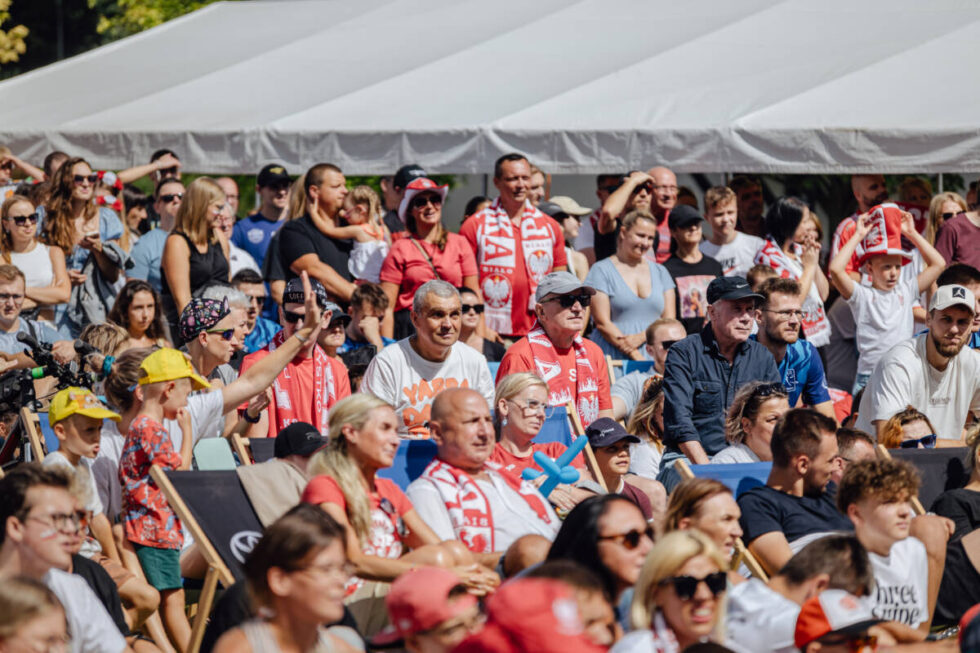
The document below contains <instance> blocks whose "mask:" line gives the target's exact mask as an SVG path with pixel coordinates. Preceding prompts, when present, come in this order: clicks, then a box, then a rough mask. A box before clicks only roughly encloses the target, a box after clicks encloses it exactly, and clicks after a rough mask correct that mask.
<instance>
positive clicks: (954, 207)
mask: <svg viewBox="0 0 980 653" xmlns="http://www.w3.org/2000/svg"><path fill="white" fill-rule="evenodd" d="M967 208H968V207H967V205H966V200H965V199H963V197H962V196H960V195H959V194H957V193H939V194H938V195H936V196H935V197H933V198H932V201H931V202H929V222H928V224H926V231H925V233H924V234H922V235H923V236H925V239H926V240H928V241H929V244H930V245H935V244H936V236H937V235H938V234H939V230H940V229H942V226H943V225H944V224H945V223H946V221H948V220H952V219H953V218H955V217H956V216H957V215H959V214H960V213H966V211H967Z"/></svg>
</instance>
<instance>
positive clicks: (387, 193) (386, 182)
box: [381, 163, 429, 233]
mask: <svg viewBox="0 0 980 653" xmlns="http://www.w3.org/2000/svg"><path fill="white" fill-rule="evenodd" d="M428 176H429V175H427V174H426V172H425V170H423V169H422V166H420V165H419V164H417V163H409V164H408V165H405V166H402V167H401V168H399V169H398V172H396V173H395V176H394V177H382V178H381V192H382V194H383V195H384V203H385V209H387V211H386V212H385V214H384V217H383V218H382V220H384V223H385V226H386V227H388V231H390V232H391V233H397V232H399V231H405V223H404V222H402V219H401V218H399V217H398V206H399V205H400V204H401V203H402V198H403V197H405V189H406V188H407V187H408V184H409V183H410V182H411V181H413V180H415V179H421V178H423V177H428Z"/></svg>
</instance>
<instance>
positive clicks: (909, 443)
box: [898, 433, 936, 449]
mask: <svg viewBox="0 0 980 653" xmlns="http://www.w3.org/2000/svg"><path fill="white" fill-rule="evenodd" d="M920 444H921V445H922V446H923V447H925V448H926V449H932V448H933V447H935V446H936V434H935V433H930V434H929V435H923V436H922V437H921V438H919V439H917V440H902V442H901V443H899V445H898V446H899V447H900V448H902V449H918V448H919V445H920Z"/></svg>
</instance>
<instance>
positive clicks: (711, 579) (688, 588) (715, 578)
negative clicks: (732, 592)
mask: <svg viewBox="0 0 980 653" xmlns="http://www.w3.org/2000/svg"><path fill="white" fill-rule="evenodd" d="M667 583H670V584H671V585H673V586H674V593H675V594H677V598H679V599H680V600H681V601H690V600H691V599H692V598H693V597H694V593H695V592H697V591H698V585H700V584H701V583H704V584H705V585H707V586H708V590H709V591H710V592H711V594H712V595H714V596H718V595H719V594H721V593H722V592H724V591H725V590H726V589H727V588H728V575H727V574H726V573H725V572H723V571H716V572H715V573H713V574H708V575H707V576H705V577H704V578H695V577H694V576H672V577H670V578H665V579H663V580H662V581H660V584H661V585H666V584H667Z"/></svg>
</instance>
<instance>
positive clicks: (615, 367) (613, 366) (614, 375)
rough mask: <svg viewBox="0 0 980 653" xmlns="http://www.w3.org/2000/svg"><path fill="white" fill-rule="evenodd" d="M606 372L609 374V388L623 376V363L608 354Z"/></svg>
mask: <svg viewBox="0 0 980 653" xmlns="http://www.w3.org/2000/svg"><path fill="white" fill-rule="evenodd" d="M606 372H608V373H609V387H612V386H613V385H615V384H616V381H617V380H619V379H620V378H622V376H623V361H622V360H620V359H618V358H613V357H612V356H610V355H609V354H606Z"/></svg>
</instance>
